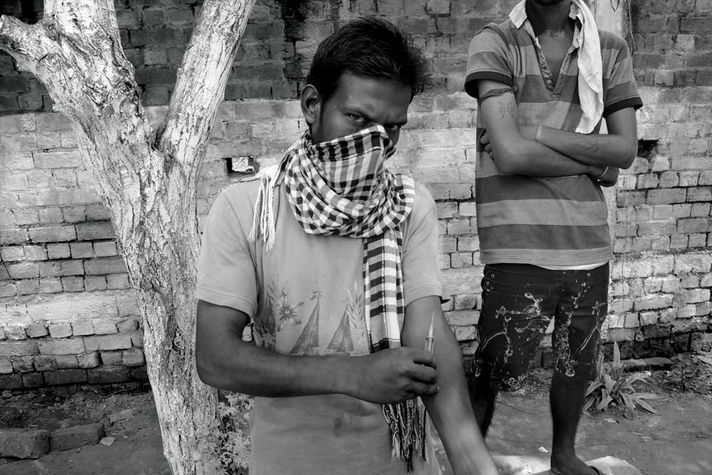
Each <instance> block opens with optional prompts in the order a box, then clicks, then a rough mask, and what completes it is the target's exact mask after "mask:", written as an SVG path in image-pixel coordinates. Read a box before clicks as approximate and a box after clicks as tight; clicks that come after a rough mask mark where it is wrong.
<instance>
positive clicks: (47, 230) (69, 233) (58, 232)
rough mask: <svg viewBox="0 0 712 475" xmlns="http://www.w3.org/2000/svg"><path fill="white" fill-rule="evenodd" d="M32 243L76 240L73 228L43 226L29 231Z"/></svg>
mask: <svg viewBox="0 0 712 475" xmlns="http://www.w3.org/2000/svg"><path fill="white" fill-rule="evenodd" d="M29 235H30V239H31V240H32V242H60V241H73V240H74V239H76V232H75V230H74V226H45V227H39V228H31V229H30V230H29Z"/></svg>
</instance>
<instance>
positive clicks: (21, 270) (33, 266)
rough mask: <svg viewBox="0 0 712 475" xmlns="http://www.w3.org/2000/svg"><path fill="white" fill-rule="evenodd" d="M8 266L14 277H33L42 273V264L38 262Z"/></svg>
mask: <svg viewBox="0 0 712 475" xmlns="http://www.w3.org/2000/svg"><path fill="white" fill-rule="evenodd" d="M6 268H7V272H8V273H9V274H10V277H11V278H12V279H31V278H33V277H39V275H40V266H39V265H38V264H37V263H36V262H18V263H15V264H7V266H6Z"/></svg>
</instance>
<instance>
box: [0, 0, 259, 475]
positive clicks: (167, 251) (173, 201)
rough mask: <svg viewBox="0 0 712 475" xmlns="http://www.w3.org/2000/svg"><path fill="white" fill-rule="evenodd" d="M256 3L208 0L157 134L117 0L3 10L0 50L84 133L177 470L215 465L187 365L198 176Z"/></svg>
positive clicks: (210, 417) (210, 434)
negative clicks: (22, 17)
mask: <svg viewBox="0 0 712 475" xmlns="http://www.w3.org/2000/svg"><path fill="white" fill-rule="evenodd" d="M253 4H254V0H206V1H205V3H204V5H203V6H202V9H201V14H200V18H199V19H198V22H197V24H196V27H195V30H194V32H193V37H192V39H191V41H190V44H189V45H188V48H187V51H186V54H185V57H184V59H183V64H182V65H181V68H180V71H179V74H178V79H177V82H176V86H175V92H174V94H173V96H172V97H171V103H170V106H169V111H168V114H167V116H166V118H165V120H164V122H163V124H162V125H161V126H160V127H159V128H158V129H157V131H156V132H155V133H154V132H153V131H152V130H151V127H150V125H149V124H148V121H147V119H146V116H145V114H144V110H143V107H142V105H141V103H140V100H139V91H138V87H137V85H136V82H135V80H134V70H133V66H132V65H131V63H129V62H128V60H127V59H126V57H125V56H124V53H123V50H122V48H121V43H120V39H119V30H118V26H117V22H116V13H115V10H114V3H113V0H49V1H46V2H45V13H44V18H43V19H42V21H41V22H40V23H37V24H35V25H26V24H24V23H22V22H20V21H18V20H15V19H14V18H9V17H5V16H2V17H0V49H3V50H5V51H7V52H8V53H10V54H11V55H12V56H13V57H14V58H15V60H16V61H17V63H18V66H19V67H20V68H21V69H25V70H28V71H30V72H32V73H34V74H35V75H36V76H37V77H38V78H39V79H40V80H41V81H42V82H43V83H44V85H45V86H46V87H47V90H48V91H49V93H50V95H51V96H52V99H53V100H54V102H55V108H56V109H57V110H58V111H60V112H62V113H64V114H65V115H66V116H67V117H68V118H69V119H70V120H71V121H72V122H73V124H74V126H75V130H76V132H77V136H78V138H79V139H83V142H82V144H81V146H80V148H81V152H82V158H83V160H84V161H85V163H86V164H87V167H88V168H89V170H90V171H91V172H92V173H93V176H94V180H95V183H96V185H97V187H98V191H99V194H100V195H101V197H102V200H103V202H104V204H105V205H106V207H107V208H108V210H109V213H110V215H111V219H112V222H113V224H114V228H115V230H116V233H117V237H118V240H119V244H120V246H121V249H122V253H123V256H124V259H125V261H126V265H127V267H128V270H129V276H130V279H131V282H132V285H133V287H134V288H135V289H136V291H137V295H138V298H139V306H140V309H141V314H142V317H143V328H144V345H145V346H144V352H145V355H146V362H147V365H148V375H149V379H150V381H151V387H152V389H153V394H154V399H155V401H156V408H157V411H158V417H159V421H160V426H161V433H162V435H163V447H164V454H165V456H166V458H167V459H168V461H169V463H170V465H171V468H172V470H173V473H175V474H183V473H210V474H213V473H218V472H219V471H220V469H219V462H218V456H219V453H218V451H217V450H216V447H215V442H216V440H217V438H216V432H215V431H216V430H217V426H216V424H217V394H216V391H215V390H214V389H212V388H210V387H208V386H205V385H204V384H202V383H201V382H200V381H199V379H198V376H197V373H196V368H195V364H194V338H195V301H194V286H195V280H196V270H197V259H198V251H199V232H198V226H197V219H196V185H197V178H198V171H199V168H200V164H201V162H202V159H203V157H204V149H205V144H206V142H207V140H208V137H209V134H210V128H211V126H212V124H213V122H214V119H215V115H216V113H217V107H218V105H219V103H220V102H221V101H222V98H223V94H224V89H225V84H226V82H227V78H228V76H229V73H230V67H231V65H232V62H233V59H234V55H235V52H236V51H237V46H238V43H239V38H240V36H241V35H242V33H243V31H244V28H245V25H246V23H247V17H248V15H249V12H250V11H251V9H252V6H253Z"/></svg>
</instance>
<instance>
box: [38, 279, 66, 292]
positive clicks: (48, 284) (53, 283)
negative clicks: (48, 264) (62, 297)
mask: <svg viewBox="0 0 712 475" xmlns="http://www.w3.org/2000/svg"><path fill="white" fill-rule="evenodd" d="M61 291H62V281H61V280H60V279H59V278H58V277H45V278H42V279H40V293H43V294H56V293H60V292H61Z"/></svg>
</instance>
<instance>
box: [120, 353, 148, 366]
mask: <svg viewBox="0 0 712 475" xmlns="http://www.w3.org/2000/svg"><path fill="white" fill-rule="evenodd" d="M122 363H123V365H124V366H126V367H129V368H133V367H136V366H143V365H144V364H145V363H146V360H145V358H144V355H143V351H142V350H141V349H139V348H132V349H130V350H126V351H124V352H122Z"/></svg>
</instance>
